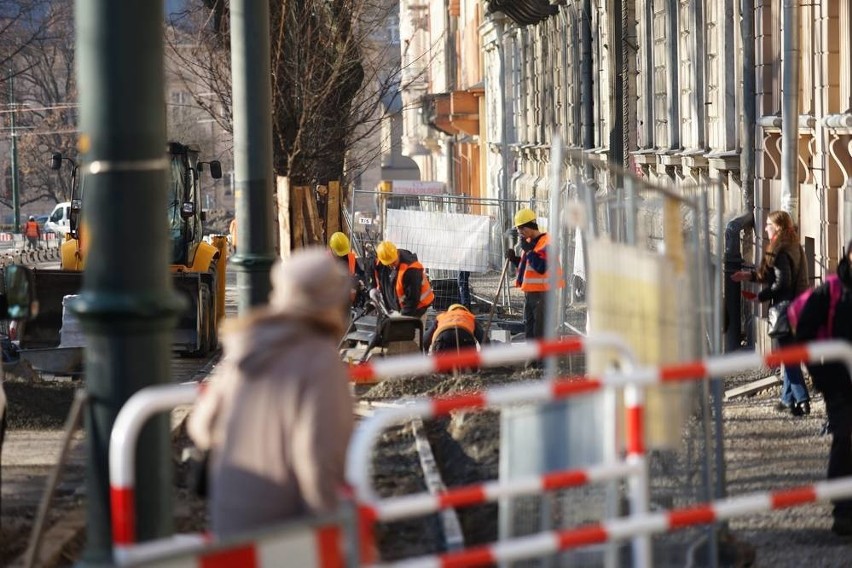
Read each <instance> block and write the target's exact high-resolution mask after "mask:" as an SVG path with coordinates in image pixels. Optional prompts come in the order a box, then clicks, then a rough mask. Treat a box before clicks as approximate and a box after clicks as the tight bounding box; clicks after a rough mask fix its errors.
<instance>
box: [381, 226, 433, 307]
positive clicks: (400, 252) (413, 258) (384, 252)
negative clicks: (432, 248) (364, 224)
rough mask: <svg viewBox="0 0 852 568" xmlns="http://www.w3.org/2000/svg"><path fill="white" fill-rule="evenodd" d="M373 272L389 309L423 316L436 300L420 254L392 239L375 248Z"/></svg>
mask: <svg viewBox="0 0 852 568" xmlns="http://www.w3.org/2000/svg"><path fill="white" fill-rule="evenodd" d="M374 272H375V278H374V280H373V282H374V283H375V284H376V286H377V288H378V291H379V293H380V294H381V297H382V301H383V302H384V304H385V307H386V308H387V309H388V311H398V312H399V313H400V314H401V315H404V316H412V317H416V318H422V317H423V315H424V314H425V313H426V310H428V309H429V306H431V305H432V302H433V301H434V300H435V293H434V292H433V291H432V285H431V284H430V283H429V277H428V276H426V271H425V270H424V269H423V265H422V264H420V261H419V260H417V255H416V254H414V253H413V252H411V251H408V250H405V249H398V248H396V245H395V244H393V243H392V242H390V241H382V242H380V243H379V244H378V246H377V247H376V264H375V266H374Z"/></svg>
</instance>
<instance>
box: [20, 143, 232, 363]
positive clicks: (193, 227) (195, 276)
mask: <svg viewBox="0 0 852 568" xmlns="http://www.w3.org/2000/svg"><path fill="white" fill-rule="evenodd" d="M166 156H167V158H168V161H169V171H168V186H167V188H168V195H167V200H166V203H165V204H164V205H165V209H166V213H167V215H168V234H169V238H170V240H171V251H172V254H171V263H170V266H171V271H172V276H173V277H172V282H173V284H174V288H175V290H176V291H177V292H178V293H179V294H181V295H182V296H184V298H185V299H186V306H187V308H186V310H185V311H184V312H183V313H181V315H180V317H179V319H178V325H177V329H176V330H175V334H174V341H173V347H174V349H175V350H176V351H179V352H181V353H185V354H188V355H196V356H200V355H206V354H207V353H209V352H210V351H211V350H213V349H215V348H216V346H217V345H218V338H217V326H218V323H219V320H220V319H221V318H222V317H223V316H224V313H225V269H226V266H225V263H226V258H225V257H226V255H227V241H226V239H225V237H224V236H216V237H213V238H212V239H211V243H212V244H211V243H208V242H205V241H204V239H203V227H202V223H203V221H204V217H205V215H204V212H203V211H202V210H201V193H200V187H199V175H200V173H201V171H202V167H203V165H204V164H207V165H208V167H209V170H210V174H211V177H213V178H214V179H218V178H221V177H222V166H221V164H220V163H219V162H218V161H211V162H200V161H199V160H198V150H195V149H193V148H191V147H189V146H186V145H184V144H181V143H179V142H170V143H169V144H168V146H167V148H166ZM66 160H67V161H69V162H70V163H71V164H72V166H73V170H72V174H71V176H72V177H71V186H72V194H71V204H70V212H69V221H70V230H69V231H68V233H67V234H66V237H65V238H66V240H65V242H63V243H62V245H61V253H60V254H61V262H60V269H59V270H52V269H39V270H36V271H34V274H35V289H36V292H37V294H38V297H39V300H40V302H41V305H42V309H41V312H40V314H39V315H38V316H36V317H35V318H33V319H32V320H31V321H29V322H27V324H26V326H25V327H24V329H23V330H22V332H21V334H20V337H19V339H20V344H21V347H22V348H26V349H31V350H32V349H42V348H44V349H53V348H57V347H60V346H61V343H60V337H61V329H62V320H63V299H64V298H65V296H69V295H74V294H77V293H78V292H79V290H80V288H81V287H82V273H81V271H82V270H83V269H84V267H85V262H86V258H85V256H86V254H85V253H86V250H85V247H81V246H80V241H81V239H80V215H81V212H82V205H83V201H82V199H83V191H82V187H83V179H84V176H82V175H78V167H77V164H76V163H75V162H74V161H73V160H71V159H70V158H65V157H63V156H62V154H59V153H55V154H53V156H52V157H51V162H50V166H51V168H52V169H54V170H59V169H61V168H62V162H63V161H66ZM85 237H86V236H85V235H83V240H85Z"/></svg>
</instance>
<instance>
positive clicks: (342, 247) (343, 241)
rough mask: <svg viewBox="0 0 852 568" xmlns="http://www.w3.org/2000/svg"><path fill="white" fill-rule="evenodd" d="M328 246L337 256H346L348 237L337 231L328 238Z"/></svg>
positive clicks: (347, 252)
mask: <svg viewBox="0 0 852 568" xmlns="http://www.w3.org/2000/svg"><path fill="white" fill-rule="evenodd" d="M328 248H330V249H331V250H333V251H334V254H336V255H337V256H346V255H347V254H349V238H348V237H347V236H346V235H344V234H343V233H341V232H340V231H338V232H336V233H334V234H333V235H331V238H330V239H328Z"/></svg>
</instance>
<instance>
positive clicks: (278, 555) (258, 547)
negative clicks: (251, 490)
mask: <svg viewBox="0 0 852 568" xmlns="http://www.w3.org/2000/svg"><path fill="white" fill-rule="evenodd" d="M344 537H345V535H344V533H343V530H342V529H341V527H340V525H339V524H338V523H321V522H320V523H316V522H305V523H298V524H291V525H290V526H285V527H283V528H281V529H280V530H271V531H270V530H265V531H263V533H262V534H261V535H260V536H259V537H257V538H254V539H248V540H242V539H237V540H235V541H233V542H228V543H222V544H216V543H213V542H211V541H210V539H209V538H207V537H201V536H195V538H187V537H186V535H178V536H176V537H173V538H165V539H160V540H156V541H152V542H145V543H141V544H138V545H136V546H134V547H133V548H131V549H128V550H127V551H125V552H126V554H125V555H124V557H123V561H122V562H120V563H119V564H120V565H127V564H130V565H137V564H145V565H149V566H168V567H169V568H233V567H235V566H239V567H240V568H262V567H270V568H272V567H277V566H281V565H282V563H283V564H286V565H287V566H305V567H306V568H342V567H343V566H345V565H346V562H345V559H344V557H343V550H344V549H345V547H344V543H343V538H344Z"/></svg>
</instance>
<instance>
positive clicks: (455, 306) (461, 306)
mask: <svg viewBox="0 0 852 568" xmlns="http://www.w3.org/2000/svg"><path fill="white" fill-rule="evenodd" d="M453 310H464V311H466V312H469V311H470V310H469V309H467V306H465V305H464V304H453V305H451V306H450V307H449V308H447V311H448V312H451V311H453Z"/></svg>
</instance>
